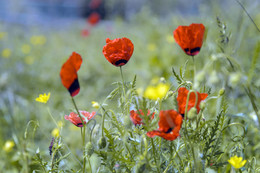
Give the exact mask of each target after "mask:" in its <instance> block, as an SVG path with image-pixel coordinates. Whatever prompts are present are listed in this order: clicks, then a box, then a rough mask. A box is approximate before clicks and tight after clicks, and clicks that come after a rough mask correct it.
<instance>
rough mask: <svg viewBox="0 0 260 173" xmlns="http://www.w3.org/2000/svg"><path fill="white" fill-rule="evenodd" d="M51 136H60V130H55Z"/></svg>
mask: <svg viewBox="0 0 260 173" xmlns="http://www.w3.org/2000/svg"><path fill="white" fill-rule="evenodd" d="M51 135H52V136H53V137H55V138H57V137H59V136H60V130H59V129H58V128H55V129H53V130H52V132H51Z"/></svg>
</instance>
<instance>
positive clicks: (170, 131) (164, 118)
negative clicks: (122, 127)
mask: <svg viewBox="0 0 260 173" xmlns="http://www.w3.org/2000/svg"><path fill="white" fill-rule="evenodd" d="M159 118H160V119H159V122H158V125H159V128H158V130H153V131H150V132H147V133H146V135H147V136H149V137H151V138H153V137H154V136H160V137H162V138H164V139H166V140H170V141H172V140H174V139H176V138H177V137H178V136H179V131H180V129H181V125H182V116H181V115H180V114H179V113H178V112H177V111H175V110H166V111H160V114H159Z"/></svg>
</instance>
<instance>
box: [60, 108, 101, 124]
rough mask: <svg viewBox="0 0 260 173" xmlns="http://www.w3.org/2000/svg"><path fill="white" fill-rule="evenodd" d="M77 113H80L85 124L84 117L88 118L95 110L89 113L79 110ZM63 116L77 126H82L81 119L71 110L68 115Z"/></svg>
mask: <svg viewBox="0 0 260 173" xmlns="http://www.w3.org/2000/svg"><path fill="white" fill-rule="evenodd" d="M79 113H80V114H81V115H82V120H83V122H84V124H86V119H87V120H90V119H91V118H93V117H94V115H95V114H96V112H92V113H89V112H87V111H79ZM64 118H65V119H66V120H69V121H70V122H72V123H73V124H74V125H75V126H77V127H83V124H82V121H81V119H80V117H79V115H78V114H76V113H75V112H71V113H70V115H69V116H68V115H65V117H64Z"/></svg>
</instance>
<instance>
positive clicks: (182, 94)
mask: <svg viewBox="0 0 260 173" xmlns="http://www.w3.org/2000/svg"><path fill="white" fill-rule="evenodd" d="M188 93H189V90H187V89H186V88H184V87H181V88H179V90H178V96H177V102H178V107H179V113H180V114H182V115H184V114H185V108H186V101H187V97H188ZM197 95H198V102H197V105H196V109H197V113H199V111H200V102H201V101H203V100H205V99H206V98H207V97H208V94H207V93H199V92H197ZM195 103H196V95H195V93H194V92H192V93H190V98H189V102H188V110H187V112H188V111H189V110H190V109H191V108H192V107H194V106H195Z"/></svg>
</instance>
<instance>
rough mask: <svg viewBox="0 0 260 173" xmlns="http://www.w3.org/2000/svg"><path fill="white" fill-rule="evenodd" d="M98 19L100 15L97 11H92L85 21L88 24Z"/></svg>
mask: <svg viewBox="0 0 260 173" xmlns="http://www.w3.org/2000/svg"><path fill="white" fill-rule="evenodd" d="M99 20H100V15H99V14H98V13H97V12H93V13H91V14H90V15H89V17H88V19H87V21H88V23H89V24H90V25H92V26H94V25H96V24H97V23H98V22H99Z"/></svg>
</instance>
